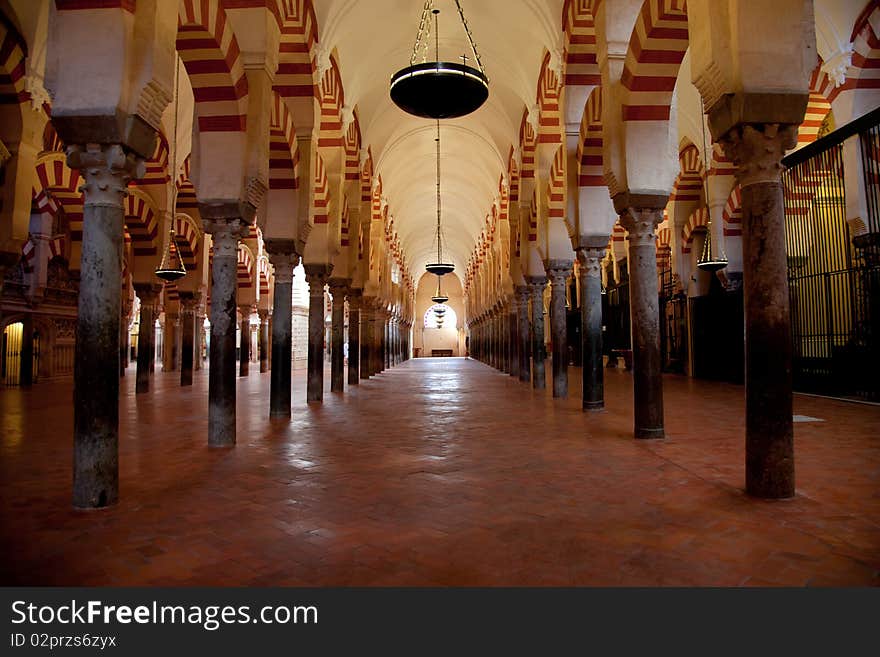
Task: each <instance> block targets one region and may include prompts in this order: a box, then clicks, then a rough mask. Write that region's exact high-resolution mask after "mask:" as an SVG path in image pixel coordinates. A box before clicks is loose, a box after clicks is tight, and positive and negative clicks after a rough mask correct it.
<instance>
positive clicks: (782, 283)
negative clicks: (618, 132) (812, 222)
mask: <svg viewBox="0 0 880 657" xmlns="http://www.w3.org/2000/svg"><path fill="white" fill-rule="evenodd" d="M801 116H802V115H801ZM712 120H713V117H712V115H711V113H710V122H711V121H712ZM797 130H798V127H797V125H791V124H773V123H766V124H746V123H740V124H738V125H735V126H734V127H733V128H732V129H730V130H728V131H727V132H726V133H725V134H724V135H723V136H722V137H721V139H720V142H721V144H722V146H723V148H724V150H725V153H726V154H727V156H728V157H730V158H731V159H732V160H733V162H734V164H735V165H736V167H737V171H736V177H737V180H738V182H739V183H740V185H741V187H742V215H743V223H742V226H743V234H742V248H743V294H744V310H745V351H746V364H745V388H746V491H747V492H748V493H749V494H750V495H755V496H757V497H765V498H785V497H792V496H793V495H794V494H795V473H794V434H793V430H792V392H791V385H792V384H791V369H792V344H791V322H790V316H789V313H790V306H789V293H788V272H787V254H786V246H785V223H784V220H785V217H784V205H783V189H782V179H781V175H782V164H781V159H782V156H783V155H785V151H786V150H788V149H791V148H794V147H795V146H796V144H797Z"/></svg>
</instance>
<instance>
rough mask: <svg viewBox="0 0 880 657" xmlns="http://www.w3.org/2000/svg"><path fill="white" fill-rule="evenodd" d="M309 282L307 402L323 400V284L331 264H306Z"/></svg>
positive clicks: (328, 274)
mask: <svg viewBox="0 0 880 657" xmlns="http://www.w3.org/2000/svg"><path fill="white" fill-rule="evenodd" d="M304 266H305V270H306V280H307V281H308V283H309V366H308V382H307V386H306V401H307V402H323V401H324V286H325V285H327V280H328V279H329V278H330V274H331V272H332V271H333V265H329V264H306V265H304Z"/></svg>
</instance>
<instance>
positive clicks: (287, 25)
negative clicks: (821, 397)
mask: <svg viewBox="0 0 880 657" xmlns="http://www.w3.org/2000/svg"><path fill="white" fill-rule="evenodd" d="M284 5H285V7H284V9H285V15H284V21H283V23H282V25H281V43H280V45H279V56H278V71H277V72H276V73H275V82H274V84H273V88H274V89H275V91H276V92H277V93H278V94H279V95H280V96H281V97H282V98H313V97H314V98H317V97H318V94H319V92H318V90H317V84H316V82H315V70H316V67H315V62H314V58H313V55H312V53H313V52H314V49H315V46H316V44H317V43H318V21H317V19H316V18H315V10H314V8H313V7H312V3H311V0H284Z"/></svg>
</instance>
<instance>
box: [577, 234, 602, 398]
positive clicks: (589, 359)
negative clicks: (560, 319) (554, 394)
mask: <svg viewBox="0 0 880 657" xmlns="http://www.w3.org/2000/svg"><path fill="white" fill-rule="evenodd" d="M604 255H605V249H604V248H601V247H588V248H584V249H581V250H579V251H578V258H579V260H580V263H581V267H580V274H579V279H580V280H579V282H580V288H581V290H580V292H581V294H580V296H581V298H580V304H581V354H582V359H583V368H582V377H583V378H582V380H583V394H582V407H583V409H584V410H585V411H598V410H601V409H603V408H604V407H605V384H604V368H603V367H602V271H601V262H602V258H603V257H604Z"/></svg>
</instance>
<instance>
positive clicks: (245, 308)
mask: <svg viewBox="0 0 880 657" xmlns="http://www.w3.org/2000/svg"><path fill="white" fill-rule="evenodd" d="M238 310H239V311H240V312H241V315H242V317H249V316H250V315H251V314H253V312H254V307H253V305H252V304H249V303H243V304H241V305H240V306H239V307H238Z"/></svg>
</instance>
